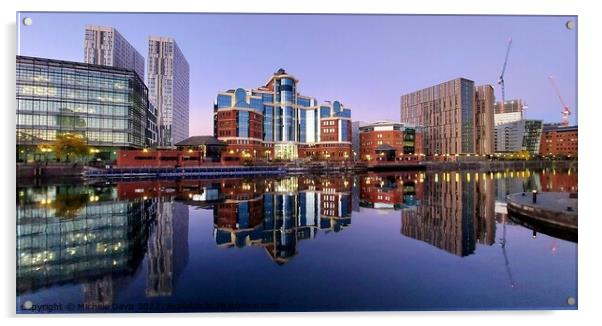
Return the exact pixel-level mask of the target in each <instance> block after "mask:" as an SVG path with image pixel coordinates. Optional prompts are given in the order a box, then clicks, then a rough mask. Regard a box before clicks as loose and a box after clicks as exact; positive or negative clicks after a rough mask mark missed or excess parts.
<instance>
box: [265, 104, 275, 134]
mask: <svg viewBox="0 0 602 326" xmlns="http://www.w3.org/2000/svg"><path fill="white" fill-rule="evenodd" d="M273 121H274V107H273V106H270V105H264V106H263V140H264V141H274V124H273Z"/></svg>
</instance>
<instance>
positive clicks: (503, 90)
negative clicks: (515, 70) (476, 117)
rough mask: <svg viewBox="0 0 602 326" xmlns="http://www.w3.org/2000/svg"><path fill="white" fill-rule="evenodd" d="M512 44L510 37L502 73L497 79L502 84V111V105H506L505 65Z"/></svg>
mask: <svg viewBox="0 0 602 326" xmlns="http://www.w3.org/2000/svg"><path fill="white" fill-rule="evenodd" d="M511 45H512V39H509V40H508V48H507V49H506V57H505V58H504V66H503V67H502V73H501V74H500V79H499V80H498V81H497V83H498V84H500V86H502V106H501V108H500V109H501V110H502V112H504V106H505V105H506V88H505V87H504V73H505V72H506V65H507V64H508V54H510V46H511Z"/></svg>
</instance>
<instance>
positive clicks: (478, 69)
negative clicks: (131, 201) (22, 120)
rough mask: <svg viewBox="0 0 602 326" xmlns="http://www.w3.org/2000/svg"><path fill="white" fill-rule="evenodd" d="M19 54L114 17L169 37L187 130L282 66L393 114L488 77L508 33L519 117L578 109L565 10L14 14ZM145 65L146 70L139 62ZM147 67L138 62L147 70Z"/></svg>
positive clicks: (62, 48)
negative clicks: (521, 108) (219, 102)
mask: <svg viewBox="0 0 602 326" xmlns="http://www.w3.org/2000/svg"><path fill="white" fill-rule="evenodd" d="M24 17H31V18H32V20H33V24H32V25H30V26H24V25H23V24H20V26H19V28H18V31H17V32H18V34H19V35H18V36H17V37H18V40H17V42H18V44H17V53H18V54H21V55H26V56H36V57H44V58H52V59H60V60H69V61H83V58H84V50H83V43H84V27H85V25H86V24H93V25H106V26H112V27H115V28H116V29H117V30H118V31H119V32H120V33H121V34H122V35H123V36H124V37H125V38H126V39H127V40H128V41H129V42H130V43H131V44H132V45H133V46H134V47H135V48H136V49H137V50H138V52H140V54H142V55H143V56H144V57H145V58H146V56H147V52H148V36H149V35H160V36H170V37H173V38H175V39H176V42H177V43H178V46H179V47H180V49H181V50H182V52H183V53H184V56H185V57H186V59H187V61H188V63H189V65H190V135H191V136H192V135H208V134H212V133H213V119H212V114H213V103H214V101H215V99H216V96H217V94H218V93H219V92H221V91H225V90H228V89H233V88H238V87H242V88H255V87H259V86H262V85H264V84H265V82H266V81H267V80H268V79H269V78H270V76H271V75H272V74H273V73H274V72H276V71H277V70H278V69H279V68H284V69H285V70H286V71H287V72H288V73H290V74H292V75H294V76H295V77H296V78H297V79H299V80H300V83H299V85H298V86H297V90H298V92H299V93H300V94H303V95H306V96H312V97H315V98H316V99H317V100H318V102H319V103H322V102H324V101H329V100H330V101H334V100H339V101H340V102H341V103H343V104H344V105H345V106H346V107H348V108H350V109H351V110H352V118H353V120H360V121H364V122H371V121H376V120H394V121H399V119H400V96H401V95H403V94H406V93H410V92H413V91H416V90H420V89H422V88H425V87H429V86H432V85H436V84H439V83H442V82H445V81H448V80H451V79H454V78H457V77H464V78H468V79H471V80H473V81H474V82H475V85H481V84H491V85H493V86H494V87H495V95H496V99H497V100H501V89H500V88H499V85H497V80H498V78H499V75H500V73H501V70H502V66H503V63H504V56H505V54H506V48H507V45H508V40H509V39H510V38H511V39H512V47H511V50H510V54H509V59H508V65H507V68H506V72H505V75H504V80H505V83H506V100H510V99H514V98H522V99H523V100H524V101H525V102H526V103H527V105H528V109H527V110H526V113H525V115H526V117H527V118H532V119H542V120H544V121H545V122H560V120H561V114H560V112H561V110H562V105H561V104H560V101H559V99H558V97H557V95H556V93H555V91H554V89H553V88H552V86H551V84H550V81H549V78H548V77H549V76H551V75H552V76H554V78H555V80H556V83H557V85H558V88H559V89H560V92H561V94H562V97H563V98H564V100H565V102H566V103H567V105H568V106H569V107H570V108H571V110H572V111H573V114H572V115H571V124H575V123H576V116H577V115H576V111H577V102H576V100H577V50H576V49H577V28H573V29H568V28H567V27H566V22H567V21H568V20H573V21H575V26H576V25H577V24H576V17H571V16H566V17H559V16H419V15H267V14H191V13H183V14H173V13H81V12H80V13H21V16H20V17H18V19H19V20H22V19H23V18H24ZM146 71H147V70H146ZM146 73H147V72H146Z"/></svg>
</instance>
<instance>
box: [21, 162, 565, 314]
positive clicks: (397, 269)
mask: <svg viewBox="0 0 602 326" xmlns="http://www.w3.org/2000/svg"><path fill="white" fill-rule="evenodd" d="M531 189H538V190H540V191H576V190H577V173H576V171H574V170H573V171H570V170H569V171H554V170H546V171H507V172H501V173H475V172H468V173H467V172H462V173H456V172H449V173H430V172H429V173H426V172H418V171H412V172H391V173H384V174H367V175H361V176H353V175H335V176H332V175H331V176H307V175H305V176H288V177H283V178H256V179H223V180H180V181H175V180H164V181H128V182H112V183H104V182H102V183H94V184H83V183H80V184H45V185H25V183H24V182H19V187H17V253H16V254H17V256H16V259H17V311H18V312H22V313H30V312H62V313H65V312H166V311H324V310H327V311H331V310H440V309H443V310H457V309H575V308H576V304H574V305H571V304H569V303H568V302H569V298H574V299H576V298H577V244H576V243H573V242H569V241H565V240H562V239H561V238H562V237H559V238H555V237H552V236H548V235H546V234H542V233H537V232H534V231H533V230H530V229H528V228H526V227H523V226H521V225H519V224H515V223H514V222H513V220H512V219H510V218H509V217H508V216H507V214H506V212H505V207H504V206H503V204H502V202H503V199H504V197H505V195H506V193H513V192H520V191H529V190H531ZM24 307H25V308H31V309H25V308H24Z"/></svg>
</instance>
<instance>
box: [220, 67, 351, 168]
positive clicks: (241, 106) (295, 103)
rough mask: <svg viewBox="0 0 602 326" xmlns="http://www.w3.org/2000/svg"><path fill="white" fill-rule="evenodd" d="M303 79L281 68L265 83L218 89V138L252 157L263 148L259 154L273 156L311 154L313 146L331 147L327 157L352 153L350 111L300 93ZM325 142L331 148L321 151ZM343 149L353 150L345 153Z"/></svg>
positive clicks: (286, 157) (287, 157) (316, 149)
mask: <svg viewBox="0 0 602 326" xmlns="http://www.w3.org/2000/svg"><path fill="white" fill-rule="evenodd" d="M298 83H299V81H298V80H297V79H296V78H295V77H294V76H292V75H290V74H288V73H287V72H286V71H284V69H279V70H278V71H277V72H276V73H274V75H273V76H272V77H271V78H270V79H269V80H268V81H267V82H266V84H265V85H264V86H261V87H259V88H256V89H246V90H245V89H242V88H239V89H236V90H234V89H231V90H228V91H226V92H223V93H220V94H218V96H217V100H216V102H215V105H214V133H215V137H218V138H220V139H221V140H224V141H227V142H228V143H229V144H230V145H231V147H232V145H236V146H237V147H240V148H235V149H233V151H239V152H241V153H249V155H251V154H250V153H253V154H252V156H256V155H255V154H256V153H261V155H259V156H261V157H263V158H268V159H271V158H274V159H280V160H294V159H297V158H302V157H306V156H307V155H308V151H306V150H305V149H306V148H308V147H311V151H309V152H311V153H313V155H318V153H322V154H325V152H327V151H329V150H330V152H329V154H327V155H328V156H332V157H334V156H336V157H339V156H340V157H341V158H349V157H350V151H351V110H350V109H348V108H345V107H344V106H343V104H341V103H340V102H339V101H334V102H325V103H324V104H321V105H318V103H317V101H316V99H315V98H313V97H308V96H303V95H301V94H299V93H298V92H297V85H298ZM322 145H323V146H322ZM324 146H326V147H330V149H329V150H321V149H320V147H324ZM243 147H244V148H243ZM347 147H349V148H348V149H347ZM342 151H348V152H349V153H347V155H343V154H344V153H342ZM335 152H336V153H335ZM339 152H340V155H339Z"/></svg>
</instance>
